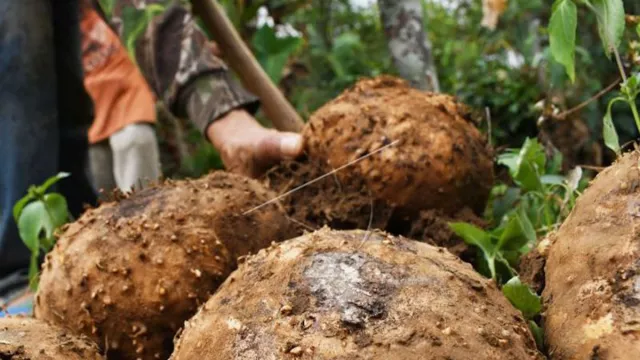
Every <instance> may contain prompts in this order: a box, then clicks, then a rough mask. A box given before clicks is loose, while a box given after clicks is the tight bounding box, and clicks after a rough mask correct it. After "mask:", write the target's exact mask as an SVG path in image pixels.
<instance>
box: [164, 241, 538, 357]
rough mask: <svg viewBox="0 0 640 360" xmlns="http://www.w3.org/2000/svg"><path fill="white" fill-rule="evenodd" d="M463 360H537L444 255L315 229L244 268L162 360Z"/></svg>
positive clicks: (486, 296)
mask: <svg viewBox="0 0 640 360" xmlns="http://www.w3.org/2000/svg"><path fill="white" fill-rule="evenodd" d="M427 354H428V355H427ZM425 356H426V357H425ZM470 357H472V358H474V359H541V357H540V355H539V354H538V352H537V350H536V347H535V342H534V340H533V337H532V336H531V334H530V333H529V330H528V327H527V324H526V322H525V321H524V319H523V318H522V316H521V315H520V313H519V312H518V311H517V310H515V309H514V308H513V307H512V306H511V304H509V302H508V301H507V300H506V299H505V298H504V297H503V296H502V294H501V293H500V291H499V290H498V289H497V288H496V286H495V284H494V283H493V282H491V281H490V280H487V279H485V278H483V277H481V276H480V275H478V274H477V273H476V272H474V270H473V269H472V267H471V266H470V265H468V264H466V263H463V262H462V261H461V260H459V259H458V258H457V257H455V256H454V255H452V254H451V253H449V252H447V251H446V250H445V249H443V248H436V247H433V246H430V245H427V244H424V243H420V242H416V241H411V240H407V239H405V238H399V237H393V236H391V235H388V234H386V233H383V232H379V231H373V232H368V231H364V230H353V231H333V230H329V229H323V230H320V231H317V232H314V233H311V234H307V235H304V236H301V237H299V238H296V239H293V240H289V241H286V242H283V243H281V244H279V245H274V246H272V247H270V248H268V249H265V250H262V251H260V252H259V253H258V254H257V255H256V256H252V257H250V258H248V259H247V261H246V262H245V263H244V264H243V265H241V266H240V268H239V269H238V270H237V271H236V272H234V273H233V274H232V275H231V276H230V277H229V278H228V279H227V280H226V282H225V283H224V284H223V285H222V286H221V287H220V289H219V290H218V292H216V294H215V295H214V296H213V297H212V298H211V299H210V300H209V301H208V302H207V303H206V304H205V305H204V306H203V307H202V308H201V309H200V310H199V312H198V314H197V315H196V316H195V317H193V318H192V319H191V320H189V321H188V322H187V323H186V325H185V329H184V331H183V332H182V334H181V335H180V336H179V338H178V340H177V341H176V350H175V351H174V353H173V355H172V357H171V359H173V360H195V359H203V358H206V359H211V360H215V359H225V360H226V359H247V360H249V359H264V360H267V359H268V360H271V359H345V360H346V359H372V360H374V359H380V360H382V359H384V360H386V359H394V360H405V359H425V358H429V359H468V358H470Z"/></svg>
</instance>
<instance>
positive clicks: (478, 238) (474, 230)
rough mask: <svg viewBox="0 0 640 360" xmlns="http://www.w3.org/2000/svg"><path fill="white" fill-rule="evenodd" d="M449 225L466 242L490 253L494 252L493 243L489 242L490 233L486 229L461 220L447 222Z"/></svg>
mask: <svg viewBox="0 0 640 360" xmlns="http://www.w3.org/2000/svg"><path fill="white" fill-rule="evenodd" d="M449 227H450V228H451V229H452V230H453V232H454V233H456V235H458V236H460V237H461V238H462V239H463V240H464V241H465V242H466V243H467V244H471V245H475V246H477V247H479V248H481V249H482V250H483V251H485V252H487V253H490V254H493V253H494V252H495V245H494V244H493V243H492V242H491V235H489V233H487V232H486V231H484V230H482V229H480V228H478V227H476V226H474V225H471V224H468V223H463V222H457V223H449Z"/></svg>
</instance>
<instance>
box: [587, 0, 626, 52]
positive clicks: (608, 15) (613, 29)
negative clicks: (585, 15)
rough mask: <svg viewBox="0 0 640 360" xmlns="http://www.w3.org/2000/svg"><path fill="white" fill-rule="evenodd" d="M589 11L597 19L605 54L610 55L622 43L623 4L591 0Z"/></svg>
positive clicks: (616, 0) (605, 0)
mask: <svg viewBox="0 0 640 360" xmlns="http://www.w3.org/2000/svg"><path fill="white" fill-rule="evenodd" d="M592 1H593V2H592V5H593V6H592V7H591V9H592V10H593V11H594V12H595V13H596V15H597V16H596V17H597V19H598V32H599V33H600V39H601V40H602V45H603V46H604V50H605V53H606V54H607V55H611V53H612V52H613V50H614V49H617V48H618V46H620V43H621V42H622V35H623V34H624V28H625V20H624V4H623V3H622V0H592Z"/></svg>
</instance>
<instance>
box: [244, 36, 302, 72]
mask: <svg viewBox="0 0 640 360" xmlns="http://www.w3.org/2000/svg"><path fill="white" fill-rule="evenodd" d="M251 42H252V45H253V50H254V54H255V56H256V58H257V59H258V62H259V63H260V65H262V67H263V68H264V70H265V72H266V73H267V74H268V75H269V77H270V78H271V80H272V81H273V82H274V83H276V84H277V83H279V82H280V80H281V79H282V71H283V70H284V67H285V65H287V61H288V60H289V58H290V57H291V55H293V53H295V52H296V51H297V50H298V49H299V48H300V46H301V45H302V38H300V37H297V36H282V37H278V36H277V34H276V31H275V29H274V28H273V27H271V26H268V25H264V26H262V27H261V28H260V29H258V31H257V32H256V33H255V34H254V36H253V39H252V41H251Z"/></svg>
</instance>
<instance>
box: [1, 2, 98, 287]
mask: <svg viewBox="0 0 640 360" xmlns="http://www.w3.org/2000/svg"><path fill="white" fill-rule="evenodd" d="M78 1H79V0H0V297H1V296H2V295H3V294H6V293H7V292H9V291H11V290H12V289H15V287H16V286H20V285H21V284H17V283H16V282H18V283H19V282H21V281H24V279H23V280H13V281H4V282H3V281H1V280H2V279H3V278H4V279H5V280H6V279H16V276H15V273H16V272H22V271H24V270H25V269H26V268H27V267H28V264H29V251H28V249H27V248H26V247H25V246H24V245H23V243H22V241H21V240H20V238H19V236H18V231H17V227H16V224H15V221H14V220H13V215H12V208H13V205H14V204H15V202H16V201H18V200H19V199H20V198H21V197H22V196H24V195H25V194H26V192H27V189H28V187H29V186H30V185H33V184H41V183H42V182H44V181H45V180H46V179H47V178H49V177H50V176H52V175H54V174H56V173H58V172H60V171H66V172H69V173H71V176H70V177H69V178H67V179H65V180H63V181H61V182H60V184H59V185H58V186H57V187H56V188H55V189H53V190H55V191H58V192H60V193H62V194H63V195H64V196H65V197H66V198H67V201H68V203H69V208H70V210H71V213H72V214H74V215H75V216H77V215H78V214H80V213H81V211H82V209H83V204H85V203H86V204H90V205H94V204H95V201H96V194H95V191H94V189H93V188H92V186H91V183H90V181H89V179H88V177H87V174H86V172H85V171H86V168H87V167H86V161H87V148H88V144H87V131H88V128H89V126H90V125H91V121H92V117H93V104H92V101H91V98H90V97H89V95H88V94H87V92H86V91H85V89H84V85H83V75H82V59H81V55H80V54H81V53H80V31H79V18H80V13H79V11H80V9H79V4H78ZM9 275H11V276H9ZM22 278H24V277H22ZM17 279H20V277H17Z"/></svg>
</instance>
